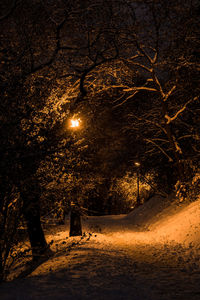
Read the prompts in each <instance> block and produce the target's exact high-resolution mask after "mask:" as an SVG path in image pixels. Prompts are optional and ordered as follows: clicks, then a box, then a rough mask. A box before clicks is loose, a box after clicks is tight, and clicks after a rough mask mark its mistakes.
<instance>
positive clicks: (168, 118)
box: [165, 97, 198, 124]
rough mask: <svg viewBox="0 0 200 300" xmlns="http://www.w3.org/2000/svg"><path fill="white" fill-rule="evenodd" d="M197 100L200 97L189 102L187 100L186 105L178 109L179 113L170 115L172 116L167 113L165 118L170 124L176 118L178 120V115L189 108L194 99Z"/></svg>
mask: <svg viewBox="0 0 200 300" xmlns="http://www.w3.org/2000/svg"><path fill="white" fill-rule="evenodd" d="M196 100H198V97H195V98H193V99H190V100H189V101H188V102H186V103H185V104H184V106H183V107H182V108H181V109H179V111H177V113H176V114H175V115H174V116H173V117H170V116H168V115H167V114H166V115H165V119H166V120H167V124H170V123H171V122H173V121H174V120H176V119H177V117H178V116H179V115H180V114H181V113H182V112H183V111H184V110H185V109H186V108H187V106H188V104H190V103H191V102H192V101H196Z"/></svg>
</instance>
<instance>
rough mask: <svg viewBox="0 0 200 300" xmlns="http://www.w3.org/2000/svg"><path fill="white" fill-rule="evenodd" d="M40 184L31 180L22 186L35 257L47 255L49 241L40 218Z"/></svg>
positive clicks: (24, 211)
mask: <svg viewBox="0 0 200 300" xmlns="http://www.w3.org/2000/svg"><path fill="white" fill-rule="evenodd" d="M39 191H40V190H39V186H38V184H37V183H34V182H32V183H31V182H30V181H29V183H28V184H27V185H26V186H23V187H22V191H21V196H22V199H23V215H24V218H25V220H26V224H27V231H28V236H29V240H30V244H31V250H32V255H33V259H37V258H39V257H40V256H43V255H45V252H46V251H47V249H48V246H47V242H46V239H45V236H44V232H43V229H42V225H41V220H40V205H39Z"/></svg>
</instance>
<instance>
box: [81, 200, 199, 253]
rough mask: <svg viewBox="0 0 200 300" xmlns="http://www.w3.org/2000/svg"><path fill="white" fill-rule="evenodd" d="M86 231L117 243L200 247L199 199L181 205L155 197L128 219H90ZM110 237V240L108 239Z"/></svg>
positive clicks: (114, 217)
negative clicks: (173, 244)
mask: <svg viewBox="0 0 200 300" xmlns="http://www.w3.org/2000/svg"><path fill="white" fill-rule="evenodd" d="M85 226H86V227H85V229H86V231H88V230H92V231H93V232H98V233H102V234H104V235H107V239H108V238H110V239H112V238H114V240H115V242H116V243H126V244H131V243H137V244H138V243H144V244H145V243H148V244H157V243H159V244H160V243H161V244H164V243H177V244H182V245H183V246H186V247H187V246H188V245H190V244H193V245H196V246H198V245H199V244H200V198H199V199H198V200H197V201H195V202H194V203H190V204H186V203H185V204H180V203H178V202H177V201H176V200H173V199H172V198H170V197H169V198H162V197H160V196H155V197H153V198H152V199H151V200H149V201H148V202H147V203H145V204H144V205H143V206H140V207H138V208H137V209H135V210H133V211H132V212H131V213H130V214H128V215H120V216H103V217H89V218H88V220H87V221H86V225H85ZM111 237H112V238H111Z"/></svg>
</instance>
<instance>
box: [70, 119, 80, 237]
mask: <svg viewBox="0 0 200 300" xmlns="http://www.w3.org/2000/svg"><path fill="white" fill-rule="evenodd" d="M80 125H81V119H75V118H72V119H71V120H70V121H69V127H70V129H71V130H77V129H79V128H80ZM75 198H76V199H75V201H71V214H70V231H69V236H79V235H82V225H81V214H80V210H79V207H78V203H77V194H76V193H75Z"/></svg>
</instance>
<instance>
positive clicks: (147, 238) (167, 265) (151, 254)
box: [0, 196, 200, 300]
mask: <svg viewBox="0 0 200 300" xmlns="http://www.w3.org/2000/svg"><path fill="white" fill-rule="evenodd" d="M172 200H173V199H170V198H161V197H160V196H155V197H153V198H152V199H151V200H149V201H148V202H147V203H146V204H145V205H143V206H141V207H138V208H137V209H135V210H134V211H132V212H131V213H130V214H128V215H119V216H101V217H87V218H83V231H84V232H85V233H84V235H83V236H82V237H69V221H68V220H67V221H66V224H65V225H62V226H58V227H56V228H52V229H51V230H49V231H48V232H47V234H46V236H47V240H48V242H51V241H52V240H53V241H54V242H53V244H52V246H51V248H52V250H53V251H54V255H53V256H51V257H50V258H49V259H48V260H47V261H46V262H43V263H42V264H41V265H40V266H38V267H36V268H35V270H33V271H32V272H31V273H30V274H29V275H28V277H26V278H21V279H19V278H18V279H15V280H13V281H10V282H7V283H3V284H2V285H1V286H0V299H1V300H18V299H19V300H23V299H24V300H36V299H42V300H46V299H49V300H51V299H55V300H57V299H59V300H64V299H65V300H71V299H95V300H96V299H97V300H100V299H102V300H103V299H109V300H114V299H117V300H118V299H133V300H145V299H147V300H162V299H163V300H165V299H166V300H169V299H170V300H172V299H179V300H188V299H190V300H191V299H192V300H198V299H200V287H199V282H200V260H199V258H200V233H199V228H200V199H198V200H197V201H196V202H193V203H186V204H180V203H178V202H176V201H172ZM21 268H22V266H21ZM19 270H20V267H19V266H18V268H17V267H16V269H15V275H16V274H17V272H18V273H19Z"/></svg>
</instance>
